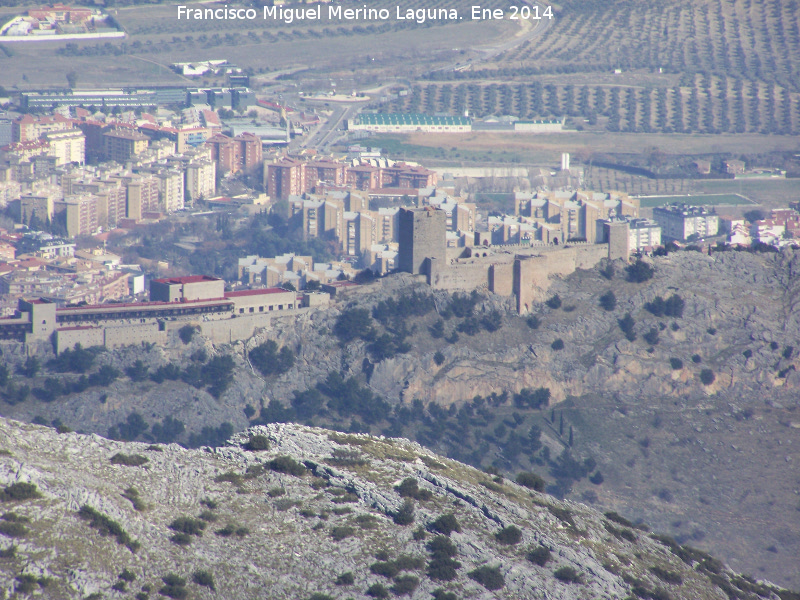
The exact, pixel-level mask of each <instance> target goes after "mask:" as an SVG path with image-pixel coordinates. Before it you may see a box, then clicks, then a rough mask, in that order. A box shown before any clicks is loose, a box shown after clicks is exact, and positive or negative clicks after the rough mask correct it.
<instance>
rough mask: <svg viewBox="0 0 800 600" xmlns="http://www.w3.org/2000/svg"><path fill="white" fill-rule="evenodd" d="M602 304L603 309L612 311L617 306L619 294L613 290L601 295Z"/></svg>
mask: <svg viewBox="0 0 800 600" xmlns="http://www.w3.org/2000/svg"><path fill="white" fill-rule="evenodd" d="M600 306H601V307H602V308H603V310H607V311H609V312H611V311H612V310H614V309H615V308H617V296H616V295H615V294H614V292H612V291H611V290H609V291H607V292H606V293H605V294H603V295H602V296H600Z"/></svg>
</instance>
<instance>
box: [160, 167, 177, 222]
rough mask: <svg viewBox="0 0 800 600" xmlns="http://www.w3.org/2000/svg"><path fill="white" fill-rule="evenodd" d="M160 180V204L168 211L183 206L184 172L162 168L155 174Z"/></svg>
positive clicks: (173, 210)
mask: <svg viewBox="0 0 800 600" xmlns="http://www.w3.org/2000/svg"><path fill="white" fill-rule="evenodd" d="M155 178H156V181H157V182H158V193H159V197H160V198H159V205H160V207H161V210H162V211H164V212H167V213H171V212H175V211H176V210H180V209H182V208H183V199H184V195H183V190H184V174H183V173H182V172H181V171H178V170H174V169H171V170H167V169H162V170H160V171H159V172H158V173H156V175H155Z"/></svg>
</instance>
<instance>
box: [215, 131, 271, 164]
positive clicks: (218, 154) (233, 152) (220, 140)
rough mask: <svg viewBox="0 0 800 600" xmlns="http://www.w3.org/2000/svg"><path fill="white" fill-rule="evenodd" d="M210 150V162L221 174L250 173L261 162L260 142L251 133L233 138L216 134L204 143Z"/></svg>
mask: <svg viewBox="0 0 800 600" xmlns="http://www.w3.org/2000/svg"><path fill="white" fill-rule="evenodd" d="M205 144H206V145H207V146H208V147H210V148H211V160H213V161H215V162H216V163H217V169H219V170H221V171H222V172H226V173H227V172H231V173H239V172H242V171H243V172H246V173H248V172H251V171H253V170H255V169H257V168H258V167H260V166H261V163H262V161H263V158H262V148H261V140H260V139H259V138H258V137H257V136H255V135H253V134H252V133H242V134H239V135H237V136H236V137H234V138H231V137H228V136H227V135H223V134H221V133H217V134H215V135H213V136H211V137H210V138H208V139H207V140H206V141H205Z"/></svg>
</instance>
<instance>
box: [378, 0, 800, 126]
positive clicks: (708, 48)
mask: <svg viewBox="0 0 800 600" xmlns="http://www.w3.org/2000/svg"><path fill="white" fill-rule="evenodd" d="M617 69H619V71H620V73H619V74H617V75H615V74H613V73H614V71H615V70H617ZM385 110H387V111H414V110H423V111H426V112H438V111H447V112H451V113H454V114H461V113H463V111H465V110H469V111H470V114H473V115H475V116H478V117H482V116H487V115H502V114H508V115H515V116H517V117H520V118H532V117H538V116H551V115H559V116H560V115H567V116H570V117H572V125H573V126H575V127H577V128H579V129H587V130H592V129H595V130H596V129H600V130H607V131H612V132H633V133H652V132H661V133H681V132H683V133H704V134H710V133H721V132H728V133H736V134H741V133H746V132H747V133H764V134H784V135H797V134H798V133H800V6H799V5H798V2H797V0H788V1H784V0H699V1H698V2H693V3H690V2H687V1H685V0H664V1H662V2H658V3H653V2H647V3H645V2H634V1H633V0H612V1H605V0H565V1H564V2H563V3H560V9H559V10H557V12H556V22H555V24H554V25H553V26H551V27H548V28H547V29H545V30H544V32H543V34H542V35H541V36H538V37H534V38H531V39H529V40H528V41H526V42H524V43H522V44H520V45H518V46H517V47H515V48H513V49H511V50H509V51H508V52H505V53H502V54H500V55H497V56H495V57H493V58H492V59H491V60H490V61H488V62H486V63H484V64H481V65H473V66H472V68H471V69H469V70H463V71H457V72H456V71H452V70H451V71H446V70H442V71H435V72H432V73H430V74H429V75H428V76H427V77H426V80H425V81H419V82H417V84H416V85H415V86H413V87H412V88H411V90H410V93H409V95H408V96H405V97H402V98H397V99H396V100H395V101H394V102H393V103H392V104H391V105H389V106H386V107H385Z"/></svg>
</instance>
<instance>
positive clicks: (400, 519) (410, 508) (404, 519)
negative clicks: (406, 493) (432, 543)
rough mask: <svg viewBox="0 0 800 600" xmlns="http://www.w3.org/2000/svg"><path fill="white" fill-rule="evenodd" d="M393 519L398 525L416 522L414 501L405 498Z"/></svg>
mask: <svg viewBox="0 0 800 600" xmlns="http://www.w3.org/2000/svg"><path fill="white" fill-rule="evenodd" d="M392 520H393V521H394V522H395V524H396V525H403V526H405V525H411V524H412V523H413V522H414V503H413V502H412V501H411V500H408V499H406V500H404V501H403V504H402V505H400V508H398V509H397V510H396V511H395V512H394V513H392Z"/></svg>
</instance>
